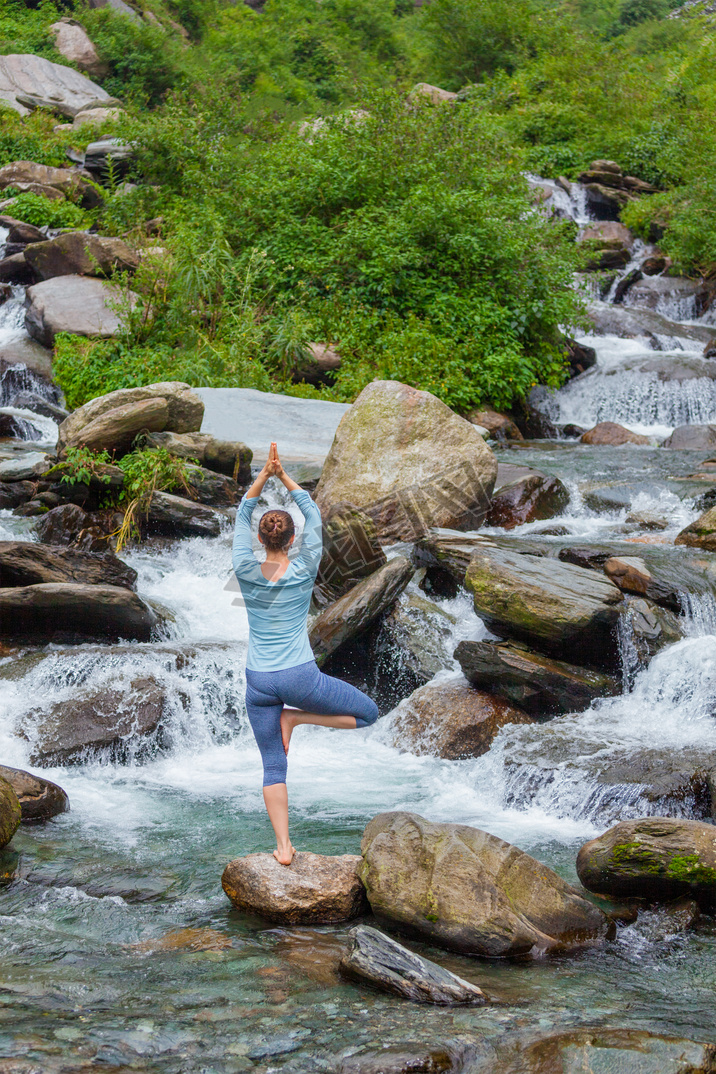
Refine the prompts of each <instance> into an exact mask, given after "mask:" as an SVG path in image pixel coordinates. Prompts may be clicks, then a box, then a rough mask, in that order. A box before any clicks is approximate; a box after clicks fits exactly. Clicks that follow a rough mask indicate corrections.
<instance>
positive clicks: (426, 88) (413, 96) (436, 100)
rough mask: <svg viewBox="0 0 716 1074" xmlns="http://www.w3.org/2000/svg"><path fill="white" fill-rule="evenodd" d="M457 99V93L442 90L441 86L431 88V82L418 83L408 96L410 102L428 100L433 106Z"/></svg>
mask: <svg viewBox="0 0 716 1074" xmlns="http://www.w3.org/2000/svg"><path fill="white" fill-rule="evenodd" d="M456 97H457V93H451V91H450V90H446V89H442V87H441V86H431V85H430V83H429V82H417V83H416V84H415V85H414V86H413V88H412V89H411V91H410V93H409V94H408V100H409V101H419V100H428V101H431V102H432V103H433V104H440V103H441V102H442V101H454V100H455V99H456Z"/></svg>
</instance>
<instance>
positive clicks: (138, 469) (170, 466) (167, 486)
mask: <svg viewBox="0 0 716 1074" xmlns="http://www.w3.org/2000/svg"><path fill="white" fill-rule="evenodd" d="M117 465H118V466H119V468H120V469H121V470H122V471H123V472H124V485H123V486H122V491H121V492H120V494H119V503H120V505H121V506H122V507H123V508H124V520H123V522H122V525H121V527H120V529H119V533H118V535H117V551H118V552H120V551H121V550H122V548H123V547H124V545H125V544H126V543H127V541H128V540H129V539H130V538H131V537H138V536H139V527H138V524H137V523H138V519H139V517H140V516H141V514H142V513H143V512H146V511H147V510H148V507H149V502H150V500H151V498H152V494H153V493H154V492H163V491H170V490H172V489H177V488H181V489H182V490H183V491H184V492H185V493H189V491H190V490H189V481H188V479H189V478H190V476H191V473H192V471H193V470H194V469H196V468H197V466H198V463H197V461H196V459H182V458H179V457H178V456H176V455H170V454H169V452H168V451H167V450H166V449H165V448H157V449H154V448H138V449H136V450H134V451H132V452H130V453H129V454H128V455H125V456H124V457H123V458H121V459H119V460H118V462H117Z"/></svg>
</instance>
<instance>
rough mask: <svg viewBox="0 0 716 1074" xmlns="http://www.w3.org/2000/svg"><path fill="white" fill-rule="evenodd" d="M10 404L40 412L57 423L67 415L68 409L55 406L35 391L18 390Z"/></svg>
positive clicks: (60, 422) (36, 412) (59, 423)
mask: <svg viewBox="0 0 716 1074" xmlns="http://www.w3.org/2000/svg"><path fill="white" fill-rule="evenodd" d="M10 405H11V406H16V407H19V408H21V409H23V410H33V411H34V412H35V414H42V416H43V417H45V418H52V420H53V421H55V422H56V423H57V424H58V425H61V424H62V422H63V421H64V420H65V418H66V417H67V416H68V411H66V410H64V409H63V408H62V407H61V406H55V404H54V403H50V402H48V400H47V399H44V398H43V397H42V396H41V395H37V394H36V392H18V393H17V395H14V396H13V397H12V402H11V404H10Z"/></svg>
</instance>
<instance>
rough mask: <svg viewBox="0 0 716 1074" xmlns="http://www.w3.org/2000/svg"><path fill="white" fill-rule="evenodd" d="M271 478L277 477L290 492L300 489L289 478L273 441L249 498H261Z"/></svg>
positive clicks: (249, 492) (250, 490)
mask: <svg viewBox="0 0 716 1074" xmlns="http://www.w3.org/2000/svg"><path fill="white" fill-rule="evenodd" d="M270 477H277V478H278V480H279V481H280V482H281V483H282V484H283V485H285V487H286V488H287V489H288V491H289V492H292V491H293V490H294V489H297V488H300V487H301V486H300V485H297V484H296V482H295V481H294V480H293V479H292V478H290V477H289V476H288V474H287V473H286V471H285V470H284V468H283V465H282V463H281V460H280V459H279V457H278V447H277V445H276V442H275V441H272V443H271V447H270V448H269V454H268V459H267V460H266V462H265V463H264V465H263V467H262V469H261V471H260V473H259V475H258V477H257V478H256V480H255V481H254V483H253V485H252V486H251V488H250V489H249V491H248V493H247V495H248V497H249V498H251V497H252V496H260V495H261V492H262V491H263V487H264V485H265V484H266V482H267V481H268V479H269V478H270Z"/></svg>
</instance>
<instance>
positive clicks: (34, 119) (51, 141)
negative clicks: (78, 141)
mask: <svg viewBox="0 0 716 1074" xmlns="http://www.w3.org/2000/svg"><path fill="white" fill-rule="evenodd" d="M56 125H57V118H56V116H52V115H50V114H49V113H48V112H44V111H42V109H38V110H37V111H36V112H33V113H32V114H31V115H29V116H21V115H19V113H17V112H16V111H15V109H14V108H10V106H9V105H8V104H7V103H6V102H5V101H0V167H2V166H3V165H5V164H9V163H11V162H12V161H14V160H34V161H35V162H36V163H37V164H48V165H49V166H50V167H51V168H64V167H66V166H67V156H66V152H65V150H66V149H67V147H68V146H69V145H70V144H71V140H72V135H71V133H70V132H68V131H54V130H53V127H55V126H56Z"/></svg>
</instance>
